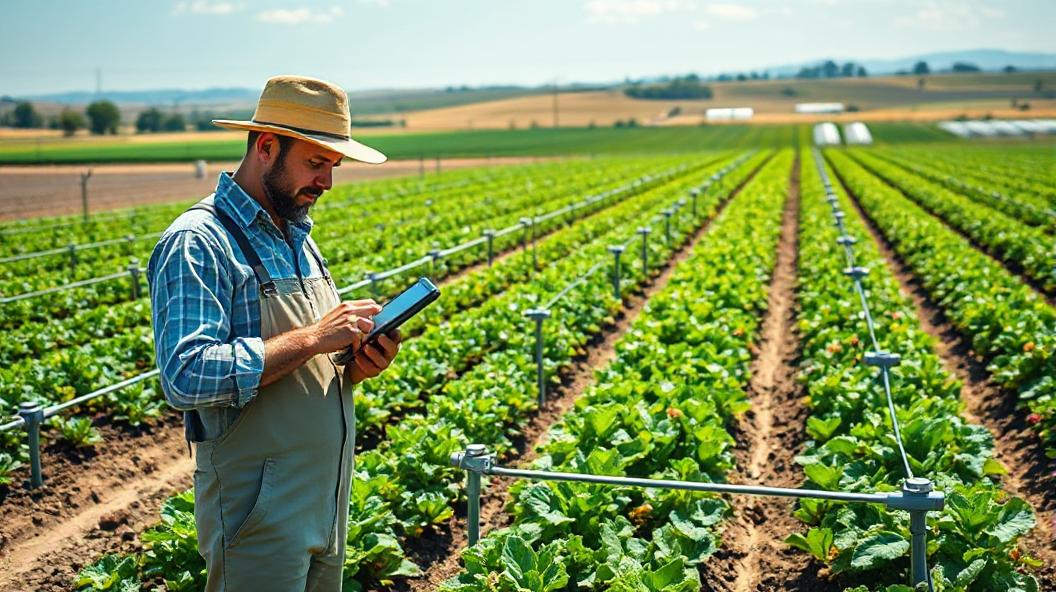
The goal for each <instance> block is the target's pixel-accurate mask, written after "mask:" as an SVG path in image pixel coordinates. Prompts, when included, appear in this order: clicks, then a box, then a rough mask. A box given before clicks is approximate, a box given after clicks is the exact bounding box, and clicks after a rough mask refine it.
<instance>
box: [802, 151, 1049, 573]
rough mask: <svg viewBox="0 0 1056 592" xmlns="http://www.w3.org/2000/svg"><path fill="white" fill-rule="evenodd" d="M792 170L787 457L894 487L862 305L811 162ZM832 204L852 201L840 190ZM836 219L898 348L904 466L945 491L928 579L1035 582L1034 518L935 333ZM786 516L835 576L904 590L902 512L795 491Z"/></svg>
mask: <svg viewBox="0 0 1056 592" xmlns="http://www.w3.org/2000/svg"><path fill="white" fill-rule="evenodd" d="M802 178H803V185H802V189H801V195H802V196H803V197H802V202H801V234H800V253H799V278H800V281H799V284H800V285H799V290H798V295H797V300H798V303H799V306H800V312H799V324H798V326H799V331H800V336H801V344H802V350H801V351H802V361H801V364H800V367H801V369H800V373H799V379H800V381H801V382H802V383H804V384H805V385H806V389H807V399H806V400H807V403H808V407H809V409H810V416H809V418H808V419H807V425H806V429H807V433H808V435H809V436H810V438H811V440H810V441H808V442H807V443H806V446H805V449H804V450H803V451H802V453H801V454H800V455H799V456H798V457H797V459H796V460H797V462H798V463H799V464H800V465H802V467H803V471H804V473H805V474H806V476H807V478H808V484H809V485H811V486H813V487H819V488H822V489H828V490H840V491H865V492H873V491H894V490H897V485H898V484H899V483H900V482H901V481H902V479H903V478H904V477H905V473H904V471H903V469H902V459H901V457H900V455H899V453H898V442H896V440H895V435H894V431H893V426H892V424H891V421H890V419H889V416H888V414H887V412H886V408H887V404H886V399H885V394H884V389H883V387H882V385H881V384H880V382H879V378H878V375H877V372H878V371H877V369H876V368H875V367H873V366H868V365H866V364H865V363H864V362H863V359H864V356H865V353H866V352H867V351H869V350H871V349H873V344H872V343H871V339H870V337H869V334H868V332H867V327H866V321H865V320H864V318H863V317H862V314H861V313H862V308H861V307H862V305H861V303H860V302H859V299H858V297H857V295H856V294H855V293H854V291H853V290H852V284H851V280H850V278H848V277H846V276H845V274H844V269H845V268H846V267H847V265H848V263H849V262H848V261H847V260H845V255H844V252H843V247H841V246H840V245H839V244H837V238H838V237H839V236H840V233H839V231H838V230H837V229H836V227H835V225H834V224H833V215H832V210H831V208H830V206H829V205H828V204H827V203H826V202H825V201H824V196H825V193H824V191H823V190H822V184H821V179H820V177H819V174H818V172H817V170H816V169H815V167H814V165H813V163H810V162H808V163H805V166H804V169H803V176H802ZM838 203H839V205H840V208H841V209H843V210H844V211H853V210H852V209H851V207H850V206H851V204H850V202H849V201H848V200H847V198H846V197H845V196H843V195H842V194H841V195H839V201H838ZM845 228H846V229H847V235H849V236H851V237H853V238H854V239H855V240H857V241H858V242H857V244H856V245H855V246H854V256H855V263H854V264H855V265H859V266H864V267H866V268H868V269H869V275H868V276H867V277H866V278H865V279H864V280H863V283H864V284H865V289H866V291H867V293H868V301H869V303H870V305H871V307H872V312H873V319H874V321H875V323H874V324H875V332H876V338H877V341H878V343H879V347H880V349H882V350H885V351H894V352H895V353H898V354H900V356H901V363H900V365H898V366H897V367H895V368H894V369H893V370H892V379H891V391H892V398H893V402H894V406H895V410H896V417H897V418H898V421H899V424H900V426H901V435H902V441H903V444H904V446H905V450H906V453H907V457H908V460H909V465H910V467H911V469H912V471H913V473H914V474H915V475H917V476H923V477H927V478H928V479H930V480H932V481H933V482H934V483H935V488H936V489H938V490H941V491H944V492H945V493H946V496H947V497H946V507H945V509H944V510H943V511H942V512H941V513H933V514H931V515H930V516H929V518H930V524H929V528H930V531H931V532H930V533H929V538H930V540H931V544H930V545H929V553H928V555H929V566H931V567H932V578H933V580H934V583H935V586H936V589H942V590H948V591H954V590H956V591H977V592H982V591H984V590H1017V591H1022V592H1026V591H1033V590H1037V582H1036V581H1035V580H1034V578H1033V577H1031V576H1029V575H1025V574H1024V573H1022V571H1023V570H1024V569H1025V568H1028V567H1029V566H1031V565H1036V562H1035V561H1034V560H1033V559H1031V558H1030V557H1029V555H1028V554H1027V553H1028V552H1027V551H1023V550H1021V549H1020V548H1019V544H1018V539H1019V538H1020V537H1021V536H1022V535H1024V534H1026V533H1027V532H1028V531H1029V530H1030V529H1031V528H1032V527H1033V526H1034V514H1033V511H1032V510H1031V508H1030V506H1029V505H1028V504H1027V503H1026V502H1024V501H1023V500H1022V499H1020V498H1009V497H1007V496H1006V495H1005V494H1004V493H1003V492H1002V490H1001V488H1000V486H999V485H998V484H997V483H995V482H994V481H993V480H992V477H996V476H998V475H1001V474H1004V473H1005V472H1006V471H1005V469H1004V467H1002V466H1001V465H1000V463H998V462H997V461H995V460H994V459H993V437H992V436H991V434H990V433H989V432H988V431H987V430H986V429H985V428H984V427H981V426H979V425H974V424H971V423H969V422H968V421H966V420H965V419H964V418H963V417H962V416H961V411H962V408H963V404H962V403H961V401H960V387H961V385H960V383H959V382H958V381H957V380H956V379H955V378H954V377H952V376H951V375H950V374H949V372H947V371H946V370H945V369H944V368H943V365H942V362H941V360H940V358H939V357H938V356H937V355H936V354H935V341H934V338H932V337H931V336H929V335H928V334H927V333H926V332H925V331H924V330H923V329H922V328H921V327H920V324H919V322H918V320H917V317H916V314H915V308H914V305H913V303H912V301H911V300H909V298H908V297H906V296H904V295H903V294H901V293H900V291H899V283H898V281H897V280H896V279H895V278H894V276H893V275H892V273H891V272H890V271H889V270H888V269H887V267H886V266H885V263H884V259H883V257H882V255H880V253H879V252H878V250H877V248H876V247H875V245H874V244H873V243H872V240H871V237H870V235H869V234H868V232H867V231H866V230H865V227H864V225H863V223H862V222H861V221H860V220H858V218H857V217H856V216H847V217H846V218H845ZM795 515H796V516H797V517H798V518H799V519H801V520H802V521H803V522H805V523H806V524H808V525H810V528H809V530H807V531H806V532H805V533H803V534H795V535H793V536H792V537H790V538H789V539H788V542H790V543H791V544H792V545H793V546H795V547H797V548H799V549H802V550H804V551H807V552H809V553H810V554H812V555H813V556H814V557H815V558H816V559H817V560H818V561H821V562H823V563H825V564H827V565H829V567H830V568H831V572H832V573H833V574H861V575H859V576H858V577H859V578H861V577H866V578H867V579H868V580H869V581H871V582H877V583H878V584H879V586H878V587H877V588H876V589H883V590H887V591H889V592H894V591H896V590H899V591H901V590H906V591H909V590H910V588H908V587H906V586H903V585H899V584H894V582H899V581H901V582H904V581H905V580H906V579H907V577H906V575H905V571H904V568H905V567H906V566H907V565H908V561H907V559H908V554H909V547H910V543H909V540H910V533H909V515H908V513H906V512H892V511H888V510H884V509H882V508H879V507H875V506H870V505H864V504H841V503H839V502H832V501H823V500H802V501H801V502H800V504H799V508H798V509H797V510H796V512H795ZM885 584H888V585H885ZM940 586H941V587H940ZM863 589H864V588H863Z"/></svg>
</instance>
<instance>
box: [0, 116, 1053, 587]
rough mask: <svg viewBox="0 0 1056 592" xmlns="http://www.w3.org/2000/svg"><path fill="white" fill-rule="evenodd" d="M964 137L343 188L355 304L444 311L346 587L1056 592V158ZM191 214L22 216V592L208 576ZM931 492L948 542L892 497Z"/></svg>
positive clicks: (785, 141) (335, 259)
mask: <svg viewBox="0 0 1056 592" xmlns="http://www.w3.org/2000/svg"><path fill="white" fill-rule="evenodd" d="M933 131H934V130H932V129H931V128H926V127H923V126H917V125H913V124H891V125H890V126H887V127H884V126H877V128H876V129H875V130H874V134H875V135H876V136H877V137H878V138H879V139H881V140H883V139H884V138H885V135H886V137H887V139H888V141H887V142H881V143H879V144H878V145H877V146H874V147H869V148H829V149H825V150H823V151H821V150H817V149H814V148H812V147H811V146H809V145H807V144H806V143H805V138H806V137H807V136H808V135H809V134H808V133H807V132H809V130H808V129H807V128H805V127H802V126H793V125H788V126H755V127H752V128H740V127H737V126H721V127H707V128H680V129H672V130H668V129H631V130H603V129H593V130H592V129H582V130H571V129H570V130H543V129H539V130H522V131H519V132H475V133H468V132H467V133H465V134H454V133H453V134H447V135H445V136H444V138H445V139H444V140H443V142H441V140H440V139H437V140H436V141H437V144H436V145H437V146H440V145H441V144H443V145H445V146H451V145H458V146H459V148H458V150H457V151H460V152H459V153H460V154H465V155H484V153H483V151H484V150H485V149H490V150H493V151H494V153H495V154H500V153H503V150H505V148H504V146H505V145H504V144H503V143H502V140H501V138H506V137H512V134H518V135H519V139H518V143H516V144H515V143H513V142H512V140H511V143H510V144H509V148H508V152H507V153H509V154H524V153H527V152H526V151H527V150H528V149H527V148H525V146H529V145H530V146H531V147H532V149H533V150H535V151H540V152H542V153H547V149H546V148H545V147H546V146H575V147H576V151H577V152H580V153H586V154H589V153H591V152H593V151H595V150H597V151H598V152H599V153H602V152H605V153H608V154H607V155H605V156H596V157H594V158H582V159H574V160H562V161H551V162H544V163H538V164H516V165H509V166H496V167H489V168H486V169H484V168H482V169H463V170H445V171H444V172H442V173H439V174H431V175H427V176H425V177H421V178H419V177H413V178H411V177H408V178H395V179H384V180H372V181H367V182H359V183H355V184H345V185H340V186H337V187H335V188H334V189H333V190H332V191H330V192H328V193H327V194H325V195H324V196H323V197H322V199H321V201H320V203H319V204H318V205H317V206H316V207H315V208H314V209H313V210H312V217H313V219H314V221H315V230H314V231H313V237H315V238H316V240H317V241H318V243H319V245H320V248H321V250H322V252H323V254H324V255H325V256H326V257H327V259H328V265H329V267H330V270H331V272H332V274H333V276H334V279H335V282H336V283H337V285H338V286H339V288H341V292H342V296H343V297H344V298H359V297H366V296H374V297H377V298H379V299H384V298H386V297H390V296H392V295H394V294H395V293H397V292H399V291H400V290H401V288H402V287H403V286H404V285H406V284H407V283H409V282H410V281H411V280H412V279H413V278H414V277H417V276H418V275H428V276H430V277H431V278H433V279H434V280H435V281H436V282H437V284H438V285H439V287H440V289H441V291H442V293H443V296H442V298H441V299H440V300H439V301H437V302H436V303H435V304H434V305H433V306H431V307H430V308H428V309H427V310H426V311H425V312H424V313H422V314H420V315H418V316H417V317H415V318H414V319H412V321H410V322H409V324H408V325H406V326H405V328H404V330H403V333H404V338H405V341H404V344H403V348H402V350H401V353H400V355H399V357H398V358H397V359H396V361H395V362H394V364H393V366H392V367H391V368H390V369H389V371H387V372H385V373H383V374H382V375H380V376H379V377H378V378H376V379H372V380H369V381H366V382H364V383H362V384H361V385H360V386H359V387H357V391H356V395H355V396H356V407H355V410H356V418H357V436H358V437H357V442H356V444H357V451H356V465H355V474H354V475H353V487H352V496H351V502H350V504H351V505H350V509H349V515H350V524H349V533H348V537H347V541H346V545H347V556H346V560H345V565H344V583H345V585H344V588H345V589H346V590H386V591H397V590H398V591H408V590H413V591H424V590H442V591H446V592H473V591H481V592H483V591H510V592H514V591H516V592H521V591H531V592H537V591H573V590H598V591H602V590H605V591H619V592H630V591H643V592H644V591H650V592H681V591H690V590H718V591H722V592H733V591H737V592H740V591H745V592H747V591H751V590H775V591H776V590H780V591H786V590H787V591H801V592H807V591H814V590H820V591H826V592H827V591H830V590H831V591H835V590H852V591H854V592H913V590H914V589H913V588H912V587H910V586H909V585H908V583H909V582H910V579H911V577H912V576H913V574H914V573H916V567H914V564H913V559H914V558H916V559H919V558H920V553H921V552H922V553H923V555H924V557H925V559H926V571H925V572H923V573H924V575H925V577H926V578H928V579H930V582H931V585H932V588H933V590H936V591H939V590H942V591H946V592H953V591H961V592H989V591H994V590H1008V591H1019V592H1035V591H1039V590H1054V589H1056V190H1054V187H1056V153H1054V152H1053V150H1052V146H1051V145H1049V144H1044V143H1040V142H1037V143H1036V142H1019V143H1014V144H1012V143H1010V144H997V143H986V144H983V145H976V144H970V143H964V142H960V143H940V142H929V143H927V144H925V143H920V142H917V141H916V140H918V139H924V140H927V139H930V138H932V135H931V134H932V133H933ZM504 134H510V135H511V136H507V135H504ZM621 134H623V135H621ZM558 136H559V140H560V141H556V140H555V138H558ZM377 138H378V140H382V139H383V138H384V137H383V136H378V137H377ZM413 138H414V136H412V135H407V136H402V137H393V138H392V139H391V141H392V142H394V143H393V144H391V145H388V146H387V145H384V144H383V142H380V141H379V142H378V145H379V147H381V149H382V150H388V151H391V152H393V153H395V154H402V153H403V152H407V151H409V150H411V147H412V146H415V145H418V144H415V142H414V141H412V140H413ZM437 138H439V136H437ZM528 140H530V141H528ZM624 140H625V141H626V143H625V144H623V143H622V142H623V141H624ZM526 141H527V142H526ZM400 142H406V143H405V144H400ZM445 142H446V143H445ZM533 142H534V143H533ZM667 142H670V143H672V147H673V148H674V149H675V150H676V151H675V152H672V153H668V154H663V155H646V154H644V153H645V152H648V151H649V150H650V149H654V148H656V147H657V146H662V145H664V143H667ZM56 146H57V145H56ZM400 146H403V148H401V147H400ZM613 146H625V149H624V148H618V149H615V150H613V149H612V147H613ZM606 148H607V149H606ZM125 149H126V148H123V147H120V146H119V145H115V148H114V149H113V150H114V152H112V153H110V154H109V158H114V159H121V158H127V157H128V155H131V154H133V153H132V152H127V153H126V152H121V150H125ZM164 149H166V148H165V146H164V144H162V145H161V147H159V148H157V150H164ZM181 149H182V148H181ZM226 149H227V148H225V150H226ZM47 150H48V151H51V150H53V149H52V148H51V147H50V146H49V147H48V148H47ZM62 150H63V149H61V148H59V147H56V148H54V152H49V154H50V156H49V158H54V159H57V160H63V159H71V160H73V161H76V160H77V154H76V152H74V151H66V152H63V151H62ZM71 150H73V149H71ZM174 150H175V149H174ZM401 150H402V151H403V152H401ZM614 152H615V154H613V153H614ZM102 153H105V150H104V151H102ZM621 153H622V154H621ZM12 154H19V153H16V152H5V151H4V150H3V149H0V160H4V159H5V158H21V156H17V157H12V156H11V155H12ZM136 154H139V153H136ZM156 154H159V153H156ZM178 156H179V155H175V156H174V158H177V157H178ZM155 159H162V160H163V159H164V158H155ZM186 207H187V203H186V202H183V203H180V204H172V205H151V206H143V207H139V208H136V209H134V210H118V211H113V212H102V213H98V214H94V215H93V216H92V217H91V218H90V220H89V221H88V222H82V221H80V219H78V218H73V217H67V218H38V219H31V220H22V221H19V222H8V223H0V327H2V330H3V332H4V336H5V339H4V340H2V341H0V360H2V362H3V364H2V365H0V428H3V431H0V590H45V591H50V590H71V589H73V590H78V591H96V590H100V591H102V590H109V591H122V592H124V591H131V590H168V591H191V590H200V589H201V588H202V587H203V585H204V582H205V573H204V569H205V567H204V562H203V560H202V559H201V557H200V556H199V555H198V553H197V544H196V530H195V522H194V516H193V509H194V498H193V490H192V489H191V485H192V484H191V478H190V477H191V472H192V471H193V464H194V462H193V460H190V459H189V458H188V454H187V453H188V450H187V445H186V443H185V442H184V441H183V440H182V429H181V427H180V417H179V416H178V414H176V413H175V412H172V411H170V410H169V409H168V408H167V407H166V405H165V402H164V399H163V398H162V396H161V394H160V392H159V387H158V384H157V380H156V375H155V372H154V370H153V369H154V363H155V361H154V349H153V342H152V331H151V328H150V305H149V299H148V298H147V289H146V281H145V279H144V271H143V269H142V267H143V266H144V265H145V262H146V260H147V258H148V257H149V255H150V252H151V249H152V248H153V246H154V244H155V241H156V239H157V236H158V233H159V232H160V231H161V230H163V229H164V228H165V227H166V226H167V225H168V223H169V222H170V221H171V220H172V219H173V218H174V217H175V216H176V215H178V214H179V213H180V212H181V211H183V209H185V208H186ZM351 236H354V240H350V237H351ZM539 311H545V312H546V314H545V315H543V316H540V314H539ZM528 315H535V316H534V317H530V316H528ZM544 316H545V320H544ZM533 319H538V320H535V321H533ZM891 354H894V355H895V356H896V357H897V360H895V358H894V357H892V356H891ZM877 360H880V361H879V362H878V361H877ZM884 360H887V362H885V361H884ZM892 360H894V361H892ZM885 364H886V365H885ZM113 385H117V386H116V387H114V388H110V387H112V386H113ZM33 405H39V406H40V407H43V408H44V409H46V410H48V411H47V412H46V415H48V417H47V418H46V419H44V421H43V424H42V425H41V426H40V438H41V440H42V442H41V445H40V455H39V459H38V457H37V455H36V454H35V450H36V448H35V446H34V443H33V442H31V441H30V440H29V439H28V437H27V434H28V433H29V432H30V430H31V427H30V423H29V422H30V419H29V418H30V417H31V415H30V414H29V413H28V412H27V411H26V410H27V409H29V408H30V407H32V406H33ZM20 409H21V410H22V413H21V415H20ZM52 411H53V412H52ZM470 444H478V445H483V446H485V447H486V449H487V451H488V452H489V453H490V454H492V455H493V457H490V460H489V462H490V463H493V464H492V465H489V466H494V467H498V468H500V469H504V470H507V471H508V472H507V473H502V472H501V471H500V472H493V473H490V474H485V475H484V476H483V478H482V480H480V481H476V482H475V481H473V479H474V476H476V477H477V478H479V477H480V475H479V474H477V473H474V472H473V469H472V467H471V464H470V463H469V462H467V460H466V459H467V458H468V457H467V456H461V457H457V460H459V463H460V465H459V466H456V465H455V464H453V463H452V456H453V455H456V456H457V455H458V453H464V454H468V451H467V446H468V445H470ZM35 460H39V461H40V463H41V469H42V476H43V485H42V486H40V487H33V486H32V481H33V479H34V476H33V471H32V469H33V464H34V461H35ZM516 470H522V471H529V470H530V471H536V472H535V473H532V475H534V477H532V478H520V477H524V476H525V475H523V474H522V475H521V476H520V477H519V478H512V477H511V475H513V474H514V473H515V472H516ZM555 473H558V474H563V475H565V477H568V474H572V475H573V476H579V477H596V476H597V477H602V478H613V479H623V480H624V481H623V482H620V483H615V482H609V483H601V482H590V483H584V482H579V481H576V480H574V479H568V478H565V479H562V480H544V479H542V478H541V477H540V475H544V474H546V475H551V476H552V475H553V474H555ZM910 478H924V479H927V480H929V481H930V483H931V484H932V485H933V487H934V489H935V491H938V492H942V494H943V496H944V505H943V507H942V508H935V509H932V510H931V511H929V512H928V513H927V514H926V519H925V520H924V521H923V522H918V521H917V520H918V517H919V516H920V515H922V514H921V513H920V512H910V511H906V510H904V509H897V508H892V507H885V505H884V503H882V502H881V503H872V502H875V501H876V500H877V499H879V498H883V497H884V496H896V495H898V494H899V492H903V489H902V487H903V483H904V481H906V480H907V479H910ZM627 479H643V480H656V479H665V480H670V481H680V482H692V483H694V484H702V483H703V484H707V485H708V487H711V486H714V487H711V490H709V491H692V490H686V489H674V488H669V487H655V486H650V487H641V486H639V485H636V484H635V483H634V482H629V481H627ZM475 483H481V487H482V492H478V490H477V485H476V484H475ZM653 483H655V482H653ZM739 486H769V487H778V488H785V490H783V491H786V492H787V490H801V491H802V490H811V492H814V493H819V492H820V494H822V495H821V496H820V497H816V496H807V497H802V496H795V497H798V499H792V498H790V497H774V496H764V497H756V496H748V495H741V494H739V493H738V494H734V493H730V492H731V491H741V490H738V489H737V487H739ZM708 487H705V489H707V488H708ZM723 488H725V489H723ZM722 492H725V493H722ZM824 494H831V495H828V497H826V495H824ZM841 496H843V497H841ZM854 496H859V497H861V498H869V496H874V497H871V498H869V499H870V500H871V501H870V502H869V503H859V501H861V500H858V501H852V499H851V498H854ZM875 496H879V498H878V497H875ZM855 499H857V498H855ZM471 517H472V518H471ZM478 517H479V521H478V520H477V519H478ZM471 521H475V522H477V524H472V525H471V524H470V522H471ZM477 525H479V530H480V538H479V541H477V542H476V544H474V545H472V546H471V545H470V544H469V543H470V539H471V538H473V537H475V536H476V533H475V529H474V528H472V527H473V526H477ZM922 532H923V533H926V537H927V544H926V546H925V547H923V548H918V549H917V550H913V545H914V540H919V538H918V539H915V538H914V536H915V535H918V536H919V534H921V533H922ZM470 533H472V534H470ZM918 589H927V585H926V584H924V585H923V587H922V588H918Z"/></svg>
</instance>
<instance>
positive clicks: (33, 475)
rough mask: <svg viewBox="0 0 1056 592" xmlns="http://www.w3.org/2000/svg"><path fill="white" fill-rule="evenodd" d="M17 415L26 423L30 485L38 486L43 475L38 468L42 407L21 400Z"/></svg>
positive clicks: (41, 481) (42, 416) (42, 480)
mask: <svg viewBox="0 0 1056 592" xmlns="http://www.w3.org/2000/svg"><path fill="white" fill-rule="evenodd" d="M18 415H19V416H20V417H21V418H22V420H23V421H24V422H25V424H26V440H27V443H28V444H29V466H30V486H31V487H33V488H37V487H40V486H41V485H43V484H44V477H43V475H42V473H41V469H40V424H41V423H43V421H44V408H43V407H42V406H40V405H39V404H37V403H33V402H30V401H23V402H22V403H21V404H20V405H19V406H18Z"/></svg>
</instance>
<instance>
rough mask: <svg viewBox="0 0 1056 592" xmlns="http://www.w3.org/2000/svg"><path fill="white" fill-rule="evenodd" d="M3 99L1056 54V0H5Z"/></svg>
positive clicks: (584, 77)
mask: <svg viewBox="0 0 1056 592" xmlns="http://www.w3.org/2000/svg"><path fill="white" fill-rule="evenodd" d="M0 9H2V14H3V18H2V19H0V94H10V95H16V96H17V95H28V94H40V93H49V92H65V91H74V90H94V89H95V86H96V71H97V69H98V70H99V71H101V73H102V86H103V88H104V89H106V90H146V89H161V88H181V89H203V88H210V87H249V88H260V87H261V86H262V85H263V81H264V80H266V79H267V78H268V77H270V76H273V75H276V74H304V75H309V76H316V77H319V78H324V79H327V80H330V81H333V82H336V83H338V84H340V85H342V86H344V87H345V88H346V89H347V90H350V91H351V90H365V89H376V88H421V87H443V86H448V85H462V84H467V85H471V86H476V85H485V84H524V85H539V84H550V83H553V82H554V81H557V82H558V83H559V84H565V83H570V82H609V81H616V80H623V79H624V78H627V77H630V78H640V77H645V76H655V75H662V74H680V73H688V72H697V73H699V74H702V75H710V74H717V73H720V72H723V71H738V70H747V69H755V68H762V67H765V66H776V65H783V64H794V63H801V62H806V61H812V60H817V59H820V58H828V57H831V58H837V59H874V58H877V59H886V58H898V57H904V56H910V55H917V54H921V53H927V52H932V51H947V50H959V49H979V48H998V49H1005V50H1011V51H1037V52H1056V35H1053V34H1052V31H1053V24H1054V23H1056V0H786V1H783V2H775V1H764V0H726V1H722V2H711V1H705V0H531V1H513V0H345V1H337V0H253V1H251V0H34V1H30V0H5V1H4V2H3V5H2V6H0Z"/></svg>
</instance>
